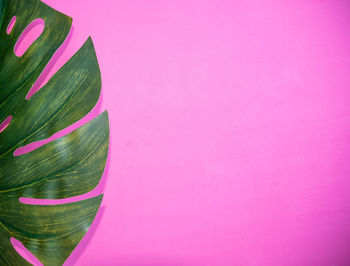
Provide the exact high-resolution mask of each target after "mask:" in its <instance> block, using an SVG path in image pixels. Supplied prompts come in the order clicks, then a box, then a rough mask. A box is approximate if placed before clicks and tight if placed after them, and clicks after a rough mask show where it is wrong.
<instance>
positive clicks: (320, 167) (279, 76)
mask: <svg viewBox="0 0 350 266" xmlns="http://www.w3.org/2000/svg"><path fill="white" fill-rule="evenodd" d="M45 2H46V3H47V4H49V5H50V6H52V7H54V8H56V9H58V10H60V11H61V12H64V13H66V14H68V15H70V16H72V17H73V18H74V22H73V25H74V30H73V33H72V34H71V35H70V37H69V40H68V44H67V45H66V46H65V47H64V49H62V50H63V51H61V52H60V57H59V56H57V58H56V59H57V62H56V63H55V64H54V65H53V66H52V67H51V70H50V71H47V73H49V75H51V74H52V73H53V72H54V71H55V70H57V68H58V67H59V66H61V65H62V64H63V63H64V62H65V61H66V60H67V59H68V58H69V56H70V55H72V54H73V52H75V51H76V50H77V49H78V48H79V47H80V45H81V44H82V43H83V42H84V41H85V39H86V38H87V37H88V35H91V36H92V38H93V41H94V44H95V48H96V53H97V56H98V60H99V63H100V67H101V72H102V80H103V96H102V99H101V101H100V103H99V106H98V107H97V108H96V110H95V111H94V113H93V115H96V113H98V112H100V111H102V110H104V109H108V111H109V114H110V123H111V124H110V127H111V140H110V144H111V147H110V157H109V162H108V164H107V168H106V172H105V175H104V177H103V180H102V183H101V185H100V186H99V187H98V188H97V190H95V191H93V192H91V193H90V194H89V195H95V194H96V193H99V192H101V191H104V193H105V197H104V200H103V204H102V205H103V207H102V209H101V211H100V212H99V213H98V215H97V219H96V221H95V223H94V224H93V226H92V230H91V231H89V233H88V234H87V236H86V237H85V238H84V240H83V241H82V243H81V244H80V245H79V246H78V248H77V249H76V250H75V251H74V252H73V254H72V256H71V257H70V258H69V259H68V261H67V262H66V265H127V266H139V265H141V266H142V265H153V266H160V265H204V266H205V265H215V266H216V265H220V266H221V265H223V266H224V265H238V266H247V265H254V266H255V265H264V266H265V265H266V266H271V265H272V266H274V265H276V266H279V265H284V266H288V265H291V266H292V265H293V266H295V265H298V266H304V265H305V266H309V265H317V266H323V265H325V266H326V265H327V266H328V265H344V266H345V265H349V264H350V252H349V250H350V193H349V192H350V179H349V177H350V163H349V159H350V105H349V102H350V92H349V88H350V75H349V71H350V68H349V66H350V47H349V41H350V30H349V27H348V26H349V22H350V16H349V15H350V3H349V1H347V0H344V1H341V0H317V1H316V0H285V1H280V0H276V1H273V0H265V1H263V0H255V1H254V0H249V1H238V0H237V1H233V0H227V1H214V0H201V1H199V0H198V1H197V0H176V1H164V0H158V1H156V0H149V1H141V0H128V1H119V0H99V1H92V0H45ZM46 79H47V78H46ZM42 81H45V77H42V78H41V82H42ZM90 118H91V117H90Z"/></svg>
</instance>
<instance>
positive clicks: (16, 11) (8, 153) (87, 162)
mask: <svg viewBox="0 0 350 266" xmlns="http://www.w3.org/2000/svg"><path fill="white" fill-rule="evenodd" d="M14 16H16V22H15V24H14V26H13V28H12V30H11V32H10V33H8V32H7V28H8V25H9V23H10V21H11V19H12V18H13V17H14ZM37 18H41V19H43V20H44V22H45V26H44V30H43V32H42V34H41V35H40V37H39V38H38V39H37V40H35V42H34V43H33V44H32V45H31V46H30V47H29V48H28V50H27V51H26V52H25V53H24V54H23V56H21V57H18V56H16V55H15V53H14V45H15V44H16V41H17V40H18V38H19V37H20V36H21V34H22V32H23V31H24V29H25V28H26V27H27V26H28V24H30V23H31V22H32V21H33V20H35V19H37ZM71 21H72V20H71V18H70V17H68V16H65V15H63V14H61V13H59V12H57V11H55V10H54V9H52V8H50V7H48V6H47V5H45V4H44V3H42V2H40V1H39V0H7V1H6V0H0V23H1V24H0V26H1V31H0V123H1V122H2V121H4V120H5V119H6V118H7V117H9V116H11V117H12V120H11V122H10V124H9V125H8V126H7V127H6V128H5V129H4V130H3V131H2V132H1V133H0V265H27V264H29V263H28V262H27V261H25V260H24V259H23V258H22V257H21V256H20V255H19V254H18V253H17V252H16V250H15V249H14V247H13V246H12V244H11V238H14V239H17V240H18V241H20V242H22V243H23V245H24V246H25V247H26V248H27V249H28V250H29V251H30V252H31V253H32V254H34V255H35V256H36V257H37V258H38V259H39V260H40V261H41V262H42V263H43V264H44V265H61V264H63V262H64V261H65V260H66V259H67V258H68V256H69V254H70V253H71V252H72V251H73V249H74V248H75V247H76V245H77V244H78V243H79V241H80V240H81V239H82V237H83V236H84V234H85V233H86V231H87V230H88V228H89V226H90V224H91V223H92V221H93V219H94V217H95V215H96V212H97V211H98V209H99V206H100V203H101V200H102V195H100V196H97V197H94V198H90V199H87V200H81V201H76V202H72V203H68V204H57V205H30V204H23V203H21V202H20V200H19V199H20V198H21V197H25V198H35V199H63V198H68V197H73V196H77V195H81V194H83V193H86V192H88V191H90V190H92V189H93V188H94V187H96V185H97V184H98V182H99V180H100V178H101V175H102V173H103V169H104V166H105V162H106V157H107V152H108V132H109V129H108V117H107V113H106V112H104V113H102V114H100V115H99V116H97V117H96V118H95V119H93V120H91V121H90V122H88V123H87V124H85V125H83V126H81V127H79V128H78V129H76V130H75V131H73V132H71V133H69V134H67V135H65V136H63V137H61V138H58V139H56V140H53V141H51V142H48V143H47V144H45V145H43V146H41V147H39V148H37V149H35V150H33V151H31V152H28V153H25V154H22V155H19V156H15V155H14V151H15V150H17V149H18V148H20V147H23V146H25V145H27V144H29V143H32V142H34V141H38V140H43V139H47V138H48V137H50V136H52V135H53V134H55V133H56V132H58V131H61V130H63V129H65V128H66V127H67V126H69V125H71V124H73V123H74V122H76V121H78V120H80V119H81V118H82V117H84V116H85V115H86V114H87V113H88V112H89V111H90V110H91V109H92V108H93V107H94V106H95V104H96V102H97V100H98V98H99V95H100V86H101V80H100V73H99V67H98V63H97V59H96V55H95V52H94V48H93V44H92V41H91V39H90V38H89V39H88V40H87V41H86V42H85V43H84V44H83V46H82V47H81V48H80V49H79V51H78V52H77V53H76V54H75V55H74V56H73V57H72V58H71V59H70V60H69V61H68V62H67V63H66V64H65V65H64V66H63V67H62V68H61V69H60V70H58V72H57V73H56V74H55V75H54V76H53V77H52V78H51V79H50V80H49V81H48V82H47V84H46V85H44V86H43V87H42V88H41V89H40V90H39V91H38V92H37V93H35V94H34V95H33V96H32V97H31V98H30V99H28V100H27V99H26V95H27V93H28V91H29V90H30V89H31V87H32V86H33V84H34V82H35V81H36V79H37V78H38V76H39V75H40V73H41V72H42V71H43V69H44V68H45V66H46V65H47V63H48V62H49V60H50V58H51V57H52V55H53V54H54V52H55V51H56V50H57V49H58V47H59V46H60V45H61V44H62V43H63V41H64V40H65V38H66V36H67V34H68V32H69V30H70V27H71Z"/></svg>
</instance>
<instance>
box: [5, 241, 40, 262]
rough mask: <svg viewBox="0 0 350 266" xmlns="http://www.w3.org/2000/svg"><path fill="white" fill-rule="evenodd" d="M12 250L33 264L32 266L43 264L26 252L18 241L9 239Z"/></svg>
mask: <svg viewBox="0 0 350 266" xmlns="http://www.w3.org/2000/svg"><path fill="white" fill-rule="evenodd" d="M10 241H11V244H12V246H13V248H14V249H15V250H16V251H17V253H18V254H19V255H21V256H22V258H24V259H25V260H26V261H28V262H29V263H31V264H33V265H34V266H39V265H40V266H42V265H43V264H42V263H41V262H40V261H39V260H38V259H37V258H36V257H35V256H34V255H33V254H32V253H31V252H30V251H29V250H28V249H26V247H25V246H24V245H23V244H22V243H21V242H20V241H18V240H17V239H16V238H13V237H11V239H10Z"/></svg>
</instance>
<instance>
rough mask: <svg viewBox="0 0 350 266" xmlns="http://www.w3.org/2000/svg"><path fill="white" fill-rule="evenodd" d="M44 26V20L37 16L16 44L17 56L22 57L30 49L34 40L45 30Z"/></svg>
mask: <svg viewBox="0 0 350 266" xmlns="http://www.w3.org/2000/svg"><path fill="white" fill-rule="evenodd" d="M44 26H45V23H44V20H43V19H41V18H37V19H35V20H33V21H32V22H31V23H30V24H29V25H28V26H27V27H26V29H25V30H24V31H23V32H22V34H21V36H20V37H19V38H18V40H17V42H16V44H15V48H14V51H15V55H16V56H18V57H21V56H22V55H23V54H24V53H25V52H26V51H27V50H28V48H29V47H30V46H31V45H32V44H33V42H34V41H35V40H36V39H38V38H39V36H40V35H41V33H42V32H43V30H44Z"/></svg>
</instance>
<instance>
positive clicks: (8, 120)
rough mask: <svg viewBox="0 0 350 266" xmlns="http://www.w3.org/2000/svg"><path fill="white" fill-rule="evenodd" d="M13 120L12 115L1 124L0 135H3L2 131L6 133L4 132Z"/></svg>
mask: <svg viewBox="0 0 350 266" xmlns="http://www.w3.org/2000/svg"><path fill="white" fill-rule="evenodd" d="M11 120H12V115H10V116H8V117H6V118H5V120H4V121H2V123H0V133H1V132H2V131H4V130H5V129H6V128H7V127H8V125H9V124H10V122H11Z"/></svg>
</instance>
